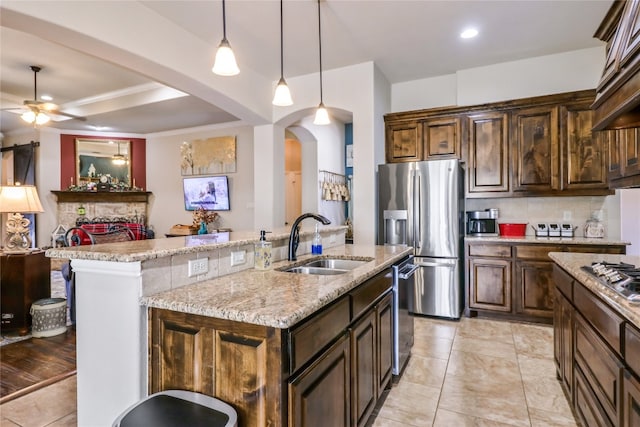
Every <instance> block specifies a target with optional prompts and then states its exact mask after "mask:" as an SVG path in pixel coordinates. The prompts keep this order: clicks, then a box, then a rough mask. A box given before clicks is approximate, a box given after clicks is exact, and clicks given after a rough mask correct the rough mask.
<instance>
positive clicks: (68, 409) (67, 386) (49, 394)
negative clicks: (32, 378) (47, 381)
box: [0, 375, 76, 427]
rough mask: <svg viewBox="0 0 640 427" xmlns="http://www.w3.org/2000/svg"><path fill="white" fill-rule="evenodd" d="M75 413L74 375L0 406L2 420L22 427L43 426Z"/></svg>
mask: <svg viewBox="0 0 640 427" xmlns="http://www.w3.org/2000/svg"><path fill="white" fill-rule="evenodd" d="M52 402H54V404H52ZM75 411H76V377H75V375H74V376H72V377H69V378H67V379H64V380H62V381H60V382H57V383H55V384H52V385H50V386H48V387H45V388H43V389H40V390H36V391H34V392H33V393H29V394H28V395H26V396H24V397H22V398H19V399H16V400H12V401H10V402H7V403H5V404H3V405H2V406H0V412H1V413H2V418H3V419H7V420H10V421H12V422H14V423H15V424H18V425H20V426H23V427H31V426H44V425H47V424H50V423H51V422H52V421H55V420H60V419H61V418H63V417H65V416H67V415H69V414H73V413H75ZM3 422H4V420H3ZM8 425H10V424H8Z"/></svg>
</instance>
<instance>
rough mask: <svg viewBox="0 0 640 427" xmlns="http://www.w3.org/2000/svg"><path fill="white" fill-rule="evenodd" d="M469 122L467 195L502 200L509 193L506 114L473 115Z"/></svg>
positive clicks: (507, 124)
mask: <svg viewBox="0 0 640 427" xmlns="http://www.w3.org/2000/svg"><path fill="white" fill-rule="evenodd" d="M468 121H469V144H468V149H469V153H468V155H467V158H468V159H469V164H468V165H467V175H468V193H469V195H470V196H471V195H478V196H480V195H482V196H487V195H492V194H495V193H499V194H500V197H503V196H504V193H509V190H510V187H509V137H508V134H509V123H508V114H506V113H500V112H497V113H482V114H474V115H471V116H470V117H469V118H468Z"/></svg>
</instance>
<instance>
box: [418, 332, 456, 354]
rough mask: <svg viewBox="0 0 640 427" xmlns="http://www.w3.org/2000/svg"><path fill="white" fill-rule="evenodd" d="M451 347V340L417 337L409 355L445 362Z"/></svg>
mask: <svg viewBox="0 0 640 427" xmlns="http://www.w3.org/2000/svg"><path fill="white" fill-rule="evenodd" d="M452 345H453V338H439V337H433V336H425V337H419V338H417V339H415V343H414V345H413V348H412V349H411V354H412V355H417V356H425V357H434V358H436V359H444V360H447V359H448V358H449V354H450V353H451V346H452Z"/></svg>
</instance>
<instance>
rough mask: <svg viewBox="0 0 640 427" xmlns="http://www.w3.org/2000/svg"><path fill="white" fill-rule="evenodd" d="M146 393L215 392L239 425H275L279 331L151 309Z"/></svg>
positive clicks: (277, 421)
mask: <svg viewBox="0 0 640 427" xmlns="http://www.w3.org/2000/svg"><path fill="white" fill-rule="evenodd" d="M150 321H151V336H150V339H151V343H150V344H151V345H150V352H151V354H150V360H151V363H150V367H149V370H150V384H149V392H150V393H155V392H158V391H162V390H168V389H183V390H191V391H196V392H199V393H203V394H206V395H209V396H214V397H217V398H219V399H221V400H223V401H225V402H227V403H229V404H230V405H232V406H233V407H234V408H235V409H236V410H237V412H238V417H239V425H243V426H266V425H281V423H282V418H283V414H282V413H281V411H282V408H281V407H280V405H279V402H280V401H281V400H282V393H283V388H282V384H283V381H284V378H285V374H284V373H283V372H282V362H281V360H282V349H281V347H282V343H281V334H280V331H279V330H276V329H273V328H268V327H264V326H258V325H249V324H239V323H236V322H231V321H226V320H221V319H215V318H211V317H206V316H198V315H192V314H186V313H178V312H174V311H168V310H161V309H151V311H150Z"/></svg>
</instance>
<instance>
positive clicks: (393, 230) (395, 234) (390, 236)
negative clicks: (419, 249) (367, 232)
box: [384, 210, 408, 245]
mask: <svg viewBox="0 0 640 427" xmlns="http://www.w3.org/2000/svg"><path fill="white" fill-rule="evenodd" d="M407 217H408V215H407V211H406V210H385V211H384V244H385V245H406V244H407Z"/></svg>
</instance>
